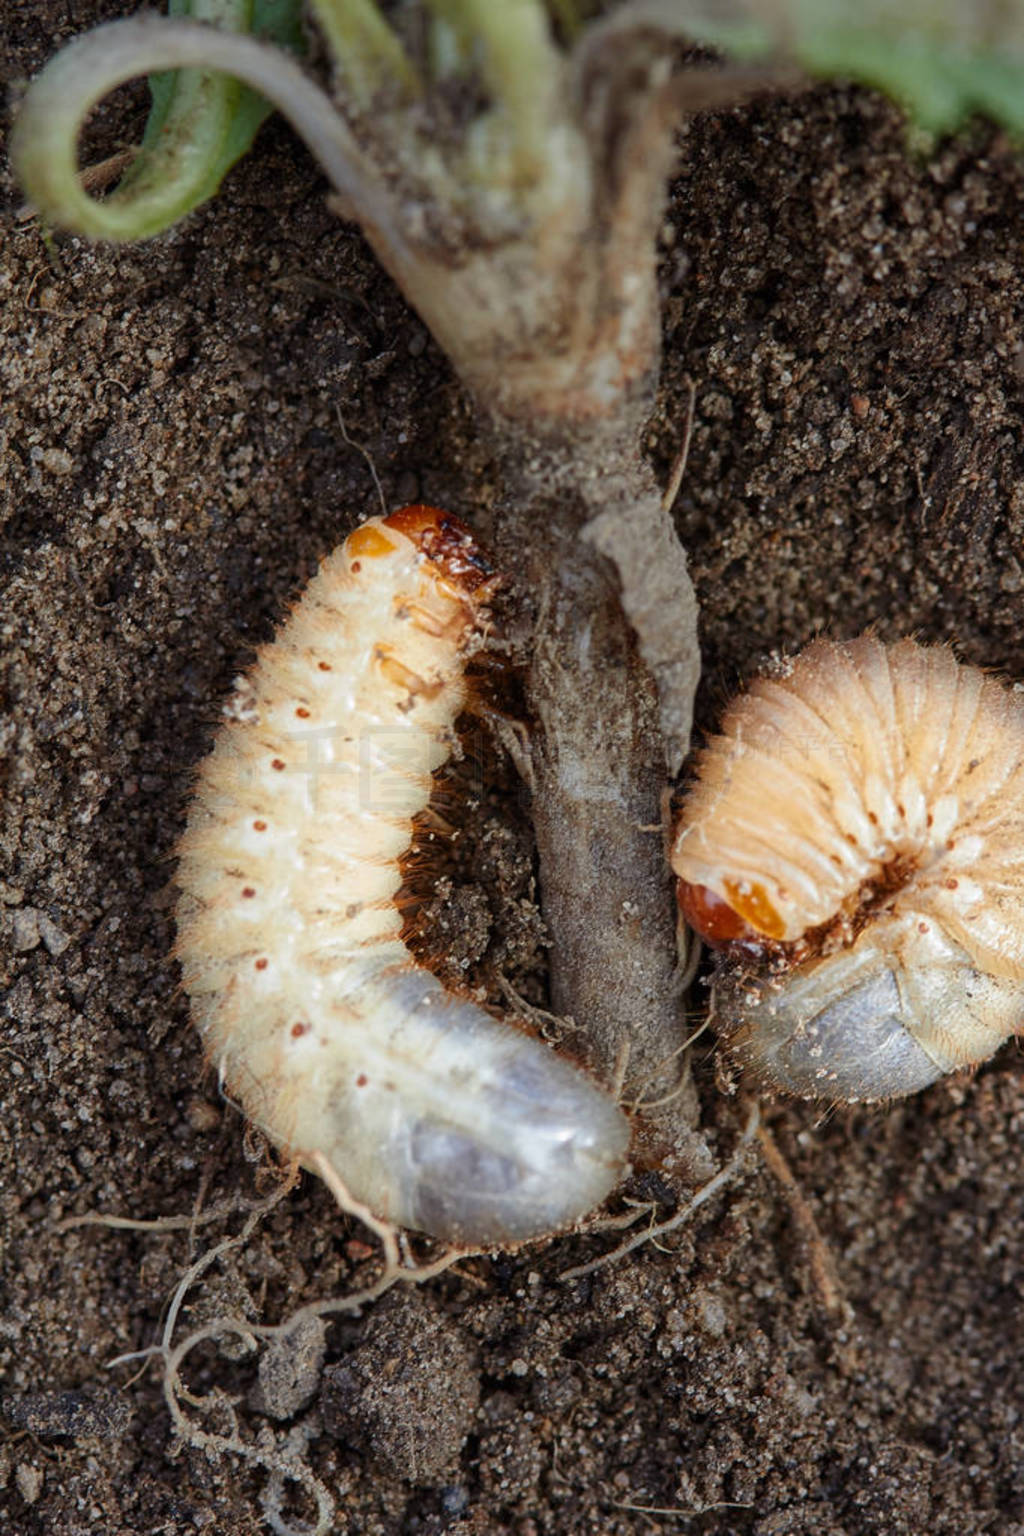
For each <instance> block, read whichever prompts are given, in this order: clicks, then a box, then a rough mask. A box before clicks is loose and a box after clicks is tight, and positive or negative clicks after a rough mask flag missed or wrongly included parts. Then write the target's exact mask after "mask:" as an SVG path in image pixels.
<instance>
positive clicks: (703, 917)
mask: <svg viewBox="0 0 1024 1536" xmlns="http://www.w3.org/2000/svg"><path fill="white" fill-rule="evenodd" d="M725 884H726V890H727V892H728V895H729V900H728V901H726V900H724V899H723V898H722V897H721V896H719V895H717V894H716V892H714V891H712V890H710V889H709V888H708V886H706V885H691V884H690V882H689V881H688V880H677V881H676V900H677V901H678V902H679V910H680V911H681V912H682V914H683V916H684V918H685V919H686V921H687V922H688V923H689V925H690V927H691V928H693V929H695V931H696V932H697V933H699V934H700V936H701V938H702V939H705V940H706V941H707V943H709V944H711V945H712V946H714V947H715V948H716V949H720V948H722V947H724V946H725V945H727V944H734V943H737V942H739V943H745V944H764V943H765V942H767V941H770V940H778V939H780V938H781V937H782V935H783V933H784V931H785V930H784V928H783V926H782V920H781V918H780V917H779V914H778V913H777V912H776V911H775V908H774V907H773V906H772V904H771V902H770V901H769V900H768V897H767V895H766V893H765V891H764V890H763V888H762V887H761V886H759V885H754V886H750V887H749V888H745V889H742V890H741V889H740V887H739V886H738V885H736V883H735V882H733V881H729V880H727V881H726V882H725Z"/></svg>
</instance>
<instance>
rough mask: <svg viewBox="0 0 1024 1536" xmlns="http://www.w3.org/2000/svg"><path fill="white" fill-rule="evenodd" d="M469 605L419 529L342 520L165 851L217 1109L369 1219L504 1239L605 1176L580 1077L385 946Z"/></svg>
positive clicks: (524, 1233) (601, 1099)
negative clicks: (174, 869)
mask: <svg viewBox="0 0 1024 1536" xmlns="http://www.w3.org/2000/svg"><path fill="white" fill-rule="evenodd" d="M487 591H488V584H487V579H486V567H485V566H483V563H482V562H481V560H480V557H479V555H478V553H477V551H476V548H475V545H474V544H473V541H472V539H471V538H470V536H469V534H468V531H467V530H466V529H465V528H464V527H463V526H462V525H461V524H460V523H458V521H457V520H456V519H454V518H452V517H449V516H448V515H447V514H445V513H441V512H438V511H436V510H435V509H433V508H422V507H413V508H405V509H403V510H402V511H401V512H398V513H394V514H392V515H391V516H390V517H388V518H374V519H371V520H370V521H369V522H367V523H364V524H362V525H361V526H360V527H359V528H357V529H356V530H355V531H354V533H352V534H351V535H350V536H349V538H348V539H347V541H346V542H345V544H344V545H343V546H342V547H341V548H340V549H339V550H336V551H335V553H334V554H333V555H331V556H330V557H329V558H328V559H326V560H325V561H324V562H323V564H322V566H321V568H320V571H319V573H318V574H317V576H316V577H315V578H314V579H313V581H312V582H311V583H310V585H309V587H308V588H307V590H306V592H305V594H304V596H303V597H302V599H301V601H300V602H299V604H298V606H297V607H296V608H295V609H294V611H293V612H292V614H291V617H290V618H289V619H288V621H287V623H286V624H285V625H284V626H283V628H282V630H281V631H280V632H279V634H278V636H277V637H276V639H275V640H274V641H273V643H272V644H270V645H268V646H265V647H264V648H263V649H262V650H261V651H260V653H259V655H258V658H257V662H256V664H255V666H254V667H253V669H252V671H251V672H250V674H249V675H248V677H247V678H246V679H245V680H244V683H243V685H242V686H241V688H240V690H239V693H238V695H237V696H236V699H235V702H234V707H233V710H232V712H231V713H232V717H231V718H230V719H229V720H228V723H227V724H225V726H224V727H223V728H222V730H221V732H220V734H219V736H218V738H217V740H216V743H215V746H214V749H213V751H212V752H211V754H210V756H209V757H208V758H207V759H206V761H205V762H204V763H203V765H202V766H201V768H200V771H199V777H198V782H197V785H196V797H195V802H194V805H193V808H192V811H191V815H190V817H189V822H188V826H187V830H186V832H185V835H184V837H183V839H182V842H181V845H180V848H179V858H180V863H179V871H178V884H179V887H180V890H181V896H180V900H179V905H178V930H179V938H178V946H177V952H178V955H179V957H180V960H181V964H182V971H183V977H184V984H185V988H186V990H187V991H188V993H189V995H190V997H191V1000H192V1012H193V1018H194V1020H195V1023H196V1025H197V1026H198V1028H199V1030H200V1032H201V1034H202V1036H203V1039H204V1042H205V1045H206V1048H207V1051H208V1053H209V1055H210V1057H211V1059H212V1060H213V1061H215V1062H216V1064H217V1066H218V1070H219V1073H220V1077H221V1080H222V1083H223V1084H224V1086H225V1088H226V1090H227V1092H228V1093H229V1094H230V1095H231V1096H232V1097H233V1098H235V1099H236V1100H237V1101H238V1102H239V1103H240V1104H241V1105H242V1107H243V1108H244V1110H245V1112H246V1113H247V1114H248V1115H249V1116H250V1117H251V1119H252V1120H253V1121H254V1122H255V1123H256V1124H257V1125H259V1126H260V1128H261V1129H262V1130H264V1131H265V1132H266V1133H267V1135H268V1136H269V1137H270V1138H271V1139H272V1140H273V1141H274V1142H275V1143H277V1144H278V1145H279V1146H281V1147H283V1148H285V1149H287V1150H289V1151H290V1152H291V1153H293V1154H294V1155H295V1156H296V1157H297V1158H298V1159H299V1160H300V1161H302V1162H305V1163H307V1164H309V1163H311V1161H312V1159H313V1158H314V1157H316V1156H317V1154H321V1155H322V1156H324V1157H325V1158H326V1159H327V1161H328V1163H329V1164H330V1165H331V1167H332V1168H333V1169H334V1170H335V1171H336V1172H337V1173H338V1174H339V1175H340V1177H341V1179H342V1180H343V1181H344V1183H345V1185H346V1186H347V1188H348V1189H349V1191H350V1192H351V1193H352V1194H353V1195H354V1196H355V1197H356V1198H357V1199H358V1200H361V1201H363V1202H364V1203H365V1204H367V1205H368V1206H369V1207H370V1208H371V1209H372V1210H373V1211H375V1212H376V1213H377V1214H379V1215H380V1216H382V1217H384V1218H385V1219H387V1220H389V1221H392V1222H395V1223H397V1224H399V1225H402V1226H408V1227H414V1228H418V1229H420V1230H422V1231H426V1232H429V1233H431V1234H432V1235H433V1236H435V1237H438V1238H442V1239H445V1240H449V1241H453V1242H459V1243H467V1244H474V1245H475V1244H480V1243H492V1242H493V1243H513V1242H519V1241H523V1240H525V1239H528V1238H531V1237H537V1236H540V1235H543V1234H545V1233H548V1232H552V1231H556V1230H558V1229H560V1228H563V1227H565V1226H568V1225H570V1224H571V1223H572V1222H573V1221H575V1220H577V1219H578V1218H579V1217H580V1216H582V1215H584V1214H585V1213H586V1212H587V1211H588V1210H589V1209H591V1208H592V1207H593V1206H595V1205H597V1204H599V1203H600V1201H601V1200H603V1199H604V1197H605V1196H606V1195H607V1193H608V1192H609V1190H610V1189H611V1188H612V1186H613V1185H614V1184H615V1182H616V1181H617V1179H618V1177H619V1176H620V1173H621V1170H622V1165H623V1161H624V1158H625V1155H626V1151H627V1148H628V1144H629V1127H628V1124H627V1122H626V1120H625V1118H624V1116H623V1115H622V1114H621V1113H620V1111H619V1110H618V1108H617V1107H616V1105H615V1104H614V1102H613V1100H612V1099H611V1098H610V1097H609V1096H608V1095H607V1094H605V1093H603V1092H602V1091H601V1090H600V1089H599V1088H598V1087H597V1086H596V1085H595V1084H593V1083H592V1082H591V1081H590V1080H589V1079H588V1078H587V1077H586V1075H585V1074H584V1073H583V1072H581V1071H579V1070H578V1069H577V1068H575V1067H574V1066H572V1065H571V1064H570V1063H568V1062H566V1061H564V1060H562V1059H561V1058H559V1057H558V1056H556V1055H555V1054H554V1053H553V1052H552V1051H550V1050H549V1049H548V1048H547V1047H545V1046H544V1045H542V1044H541V1043H539V1042H537V1041H535V1040H533V1039H531V1038H530V1037H529V1036H527V1035H526V1034H523V1033H522V1032H520V1031H518V1030H516V1029H514V1028H511V1027H509V1026H508V1025H505V1024H502V1023H500V1022H498V1021H496V1020H495V1019H493V1018H491V1017H490V1015H489V1014H487V1013H485V1012H484V1011H483V1010H482V1009H480V1008H478V1007H477V1006H475V1005H474V1004H473V1003H471V1002H469V1001H468V1000H467V999H465V998H462V997H458V996H455V995H453V994H451V993H448V992H446V991H445V989H444V988H443V987H442V986H441V984H440V982H439V981H438V980H437V979H436V978H435V977H434V976H432V975H431V974H430V973H429V972H427V971H425V970H423V969H422V968H420V967H419V966H417V965H416V964H415V962H414V961H413V959H412V957H411V956H410V954H409V952H408V950H407V949H406V947H405V945H404V944H403V942H402V938H401V927H402V920H401V916H400V914H399V911H398V909H397V907H396V905H395V900H394V898H395V895H396V892H397V890H398V888H399V886H400V884H401V880H402V876H401V871H400V867H399V859H400V856H401V855H402V854H403V853H404V852H405V850H406V849H407V848H408V846H409V844H410V842H411V838H412V828H411V823H412V818H413V817H414V816H415V815H417V814H418V813H419V812H420V811H421V810H423V808H424V807H425V806H426V804H427V801H428V799H429V796H430V790H431V774H432V772H433V771H434V770H435V769H436V768H437V767H439V766H440V764H441V763H442V762H443V761H444V759H445V758H446V757H447V756H448V754H449V751H450V748H451V742H452V731H453V726H454V722H455V719H456V716H457V715H458V714H459V712H460V710H461V709H462V707H463V705H464V704H465V702H466V693H467V690H466V682H465V673H464V666H465V656H466V651H467V648H468V647H470V646H471V645H472V643H473V641H474V639H475V637H476V636H477V634H478V632H479V628H480V625H481V623H482V620H483V616H484V610H483V603H484V600H485V599H486V595H487Z"/></svg>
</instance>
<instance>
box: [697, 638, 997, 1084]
mask: <svg viewBox="0 0 1024 1536" xmlns="http://www.w3.org/2000/svg"><path fill="white" fill-rule="evenodd" d="M672 866H673V869H674V870H675V873H676V875H677V876H678V878H679V886H678V891H679V901H680V906H681V908H682V911H683V914H684V916H685V917H686V918H687V920H688V921H689V922H690V923H691V925H692V926H693V927H694V928H696V929H697V930H698V932H700V933H701V934H702V935H703V936H704V937H705V938H707V939H708V940H709V941H710V942H711V943H712V944H713V945H715V946H716V947H719V949H720V955H719V962H718V969H717V973H716V976H715V980H714V983H713V1004H712V1011H713V1018H714V1021H715V1024H716V1026H717V1029H718V1031H719V1032H720V1034H721V1035H722V1036H723V1037H724V1038H725V1040H726V1041H727V1042H728V1044H729V1046H730V1047H731V1049H732V1050H733V1052H734V1053H735V1054H736V1056H737V1057H738V1059H739V1060H740V1061H741V1062H742V1063H743V1064H744V1065H746V1066H748V1067H750V1068H751V1069H752V1070H753V1072H754V1073H755V1075H756V1076H758V1077H759V1078H761V1079H762V1080H763V1081H765V1082H766V1083H768V1084H770V1085H771V1086H774V1087H778V1088H782V1089H784V1090H786V1091H788V1092H790V1093H796V1094H800V1095H802V1096H803V1097H807V1098H811V1097H824V1098H829V1099H834V1100H868V1101H870V1100H877V1099H888V1098H894V1097H897V1096H899V1095H901V1094H906V1093H912V1092H914V1091H915V1090H916V1089H918V1088H923V1087H924V1086H926V1085H927V1084H928V1083H931V1082H934V1081H935V1079H936V1078H939V1077H941V1076H942V1075H943V1074H944V1073H947V1072H953V1071H956V1070H957V1069H958V1068H961V1067H966V1066H970V1065H973V1064H975V1063H977V1062H980V1061H983V1060H985V1058H986V1057H988V1056H990V1055H991V1054H992V1053H993V1051H994V1050H995V1049H996V1047H997V1046H998V1045H999V1044H1000V1043H1001V1041H1003V1040H1005V1039H1006V1038H1007V1037H1008V1036H1009V1035H1011V1034H1013V1033H1015V1032H1017V1031H1018V1030H1020V1029H1022V1028H1024V700H1022V699H1021V697H1020V696H1019V695H1018V694H1017V693H1015V692H1014V691H1012V690H1011V689H1009V688H1007V687H1004V686H1003V685H1002V684H1000V683H999V682H997V681H996V680H994V679H993V678H990V677H987V676H985V675H984V674H983V673H982V672H980V671H979V670H978V669H977V668H975V667H968V666H962V665H961V664H960V663H958V662H957V660H956V659H955V657H954V656H953V654H952V652H951V651H950V650H949V649H948V648H946V647H943V646H923V645H918V644H915V643H914V642H913V641H911V640H901V641H900V642H898V643H897V644H895V645H890V646H887V645H883V644H882V643H881V642H880V641H878V640H876V639H873V638H871V637H870V636H864V637H861V638H860V639H857V640H853V641H850V642H848V643H846V644H837V643H833V642H832V641H829V640H816V641H814V642H813V643H812V644H811V645H809V646H808V647H807V648H806V650H804V651H802V652H801V653H800V654H799V655H798V656H797V657H796V658H795V659H794V660H792V661H790V662H788V663H785V664H783V666H782V667H781V668H779V669H777V670H776V671H775V672H774V673H773V674H772V675H770V676H767V677H763V678H761V679H759V680H758V681H757V682H755V683H754V685H753V687H752V688H751V689H750V691H749V692H748V693H746V694H745V695H743V696H742V697H741V698H739V699H738V700H736V701H735V702H734V703H733V704H732V705H731V707H730V708H729V710H728V711H727V713H726V715H725V718H724V720H723V723H722V728H721V734H720V735H719V736H717V737H715V738H714V739H712V741H711V742H710V743H709V745H708V746H707V748H706V749H705V751H704V752H703V754H702V755H701V756H700V758H699V759H698V764H697V773H696V779H695V782H694V784H693V785H692V787H691V788H690V790H689V791H688V793H687V795H686V798H685V802H684V805H683V808H682V815H681V818H680V821H679V825H678V829H677V832H676V836H675V842H674V847H673V852H672Z"/></svg>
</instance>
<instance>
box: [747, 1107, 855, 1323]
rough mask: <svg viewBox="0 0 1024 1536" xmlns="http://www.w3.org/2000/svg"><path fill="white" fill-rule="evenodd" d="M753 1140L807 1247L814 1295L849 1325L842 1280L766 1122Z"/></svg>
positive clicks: (837, 1317) (812, 1213)
mask: <svg viewBox="0 0 1024 1536" xmlns="http://www.w3.org/2000/svg"><path fill="white" fill-rule="evenodd" d="M757 1139H758V1142H759V1143H760V1146H761V1154H762V1156H763V1157H764V1160H765V1162H766V1163H767V1165H768V1168H769V1170H770V1172H772V1173H773V1174H774V1175H775V1177H776V1178H777V1179H778V1181H779V1183H780V1184H781V1185H782V1192H783V1194H784V1195H785V1197H786V1203H787V1205H788V1206H789V1211H790V1215H791V1216H792V1218H793V1225H794V1226H795V1227H796V1229H797V1231H798V1232H799V1234H800V1236H801V1238H802V1239H803V1242H804V1244H805V1246H806V1248H807V1258H808V1262H809V1264H810V1267H811V1281H812V1283H813V1286H814V1291H815V1294H816V1295H817V1297H818V1300H819V1301H820V1302H821V1305H822V1306H823V1307H824V1309H825V1311H826V1313H827V1314H828V1316H829V1317H830V1318H832V1319H833V1320H834V1321H837V1322H840V1323H843V1324H844V1325H846V1324H849V1323H850V1322H851V1320H852V1318H853V1310H852V1308H851V1306H850V1303H849V1302H848V1301H847V1299H846V1297H845V1295H844V1294H843V1287H842V1283H841V1281H840V1279H839V1271H838V1269H837V1267H836V1262H835V1259H834V1258H833V1256H832V1250H831V1249H830V1247H829V1245H828V1243H827V1242H826V1241H825V1239H824V1237H823V1236H822V1234H821V1228H820V1227H819V1226H818V1223H817V1222H816V1221H815V1219H814V1212H813V1211H812V1210H811V1206H810V1202H809V1201H808V1199H807V1196H806V1195H805V1194H804V1192H803V1190H802V1189H801V1188H800V1185H799V1184H798V1183H797V1181H796V1179H795V1177H794V1175H793V1170H792V1169H791V1168H790V1166H789V1164H788V1163H787V1161H786V1159H785V1157H784V1156H783V1154H782V1152H781V1150H780V1148H779V1144H778V1142H777V1141H776V1140H775V1137H774V1136H773V1135H772V1133H771V1131H770V1130H769V1129H768V1127H767V1126H766V1125H761V1126H758V1129H757Z"/></svg>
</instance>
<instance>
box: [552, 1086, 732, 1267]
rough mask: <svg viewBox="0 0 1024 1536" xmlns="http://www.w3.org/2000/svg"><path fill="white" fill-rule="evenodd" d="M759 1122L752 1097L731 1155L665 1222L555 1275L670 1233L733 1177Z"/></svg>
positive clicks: (599, 1263) (607, 1260) (612, 1258)
mask: <svg viewBox="0 0 1024 1536" xmlns="http://www.w3.org/2000/svg"><path fill="white" fill-rule="evenodd" d="M760 1123H761V1106H760V1104H759V1103H758V1102H757V1100H756V1099H754V1100H752V1102H751V1105H750V1114H749V1115H748V1117H747V1123H746V1125H745V1126H744V1128H743V1134H742V1135H741V1136H740V1139H739V1141H738V1142H737V1144H736V1150H735V1151H734V1152H733V1154H732V1157H730V1159H729V1161H728V1162H727V1163H726V1164H725V1165H724V1167H722V1168H720V1169H719V1170H718V1172H717V1173H716V1174H715V1176H714V1178H713V1179H709V1180H708V1182H707V1183H706V1184H704V1185H702V1187H701V1188H700V1189H698V1191H697V1193H696V1194H695V1195H694V1196H693V1198H692V1199H691V1200H688V1201H687V1203H686V1204H685V1205H684V1206H683V1207H682V1209H681V1210H678V1211H676V1213H675V1215H674V1216H670V1217H669V1218H668V1220H667V1221H662V1222H658V1223H657V1225H655V1226H653V1227H648V1228H647V1230H646V1231H645V1232H638V1233H636V1235H635V1236H634V1237H631V1238H629V1239H628V1241H627V1242H625V1243H620V1244H619V1246H618V1248H613V1249H612V1250H611V1252H610V1253H605V1254H602V1255H601V1257H600V1258H599V1259H592V1260H591V1261H590V1263H589V1264H577V1265H576V1266H575V1267H574V1268H573V1269H566V1270H563V1272H562V1273H561V1274H560V1275H559V1277H558V1278H559V1280H579V1279H581V1278H582V1277H583V1276H584V1275H592V1274H593V1273H594V1272H595V1270H598V1269H604V1267H605V1265H607V1264H614V1263H615V1262H616V1260H618V1259H623V1258H625V1256H626V1254H627V1253H632V1252H633V1249H634V1248H639V1247H640V1246H641V1244H642V1243H650V1242H656V1241H657V1239H658V1238H660V1237H664V1236H665V1235H666V1233H669V1232H674V1231H675V1230H676V1228H677V1227H681V1226H682V1225H683V1224H684V1222H687V1221H689V1219H690V1217H691V1216H692V1215H693V1213H694V1212H695V1211H696V1210H698V1209H699V1208H700V1207H701V1206H702V1205H704V1204H706V1202H707V1201H708V1200H710V1199H711V1197H712V1195H716V1194H717V1193H718V1191H719V1190H720V1189H722V1188H724V1186H725V1185H726V1184H728V1183H729V1181H730V1179H732V1178H733V1177H734V1176H735V1174H736V1173H737V1171H738V1169H739V1167H740V1165H741V1163H742V1162H743V1158H744V1155H745V1154H746V1150H747V1147H748V1146H749V1145H750V1143H751V1142H752V1141H753V1139H754V1137H755V1136H756V1134H757V1128H758V1126H759V1125H760Z"/></svg>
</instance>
